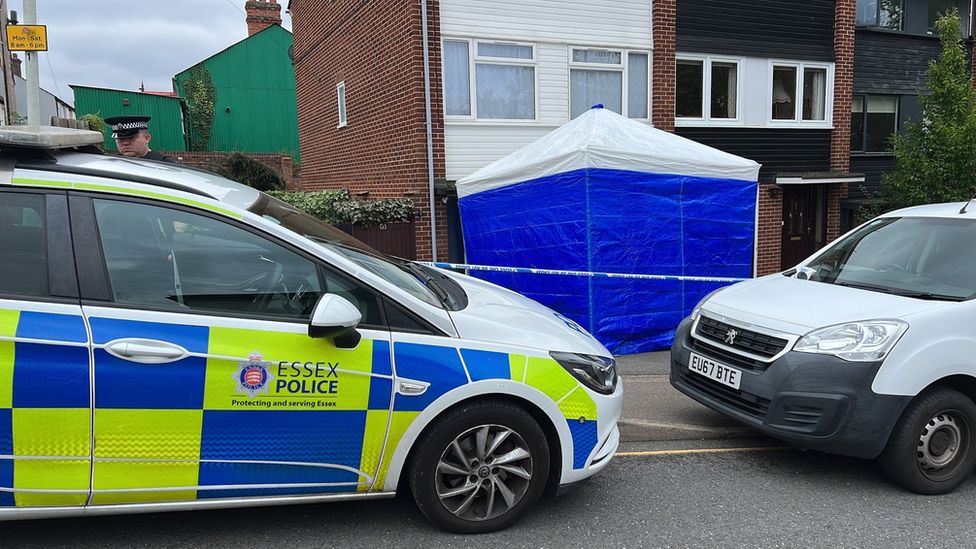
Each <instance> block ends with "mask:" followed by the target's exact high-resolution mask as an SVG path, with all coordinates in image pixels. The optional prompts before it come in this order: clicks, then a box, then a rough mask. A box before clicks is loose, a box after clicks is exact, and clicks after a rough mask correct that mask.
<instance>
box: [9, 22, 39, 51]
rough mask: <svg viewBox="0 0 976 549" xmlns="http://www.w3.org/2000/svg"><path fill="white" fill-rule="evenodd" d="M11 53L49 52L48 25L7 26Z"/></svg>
mask: <svg viewBox="0 0 976 549" xmlns="http://www.w3.org/2000/svg"><path fill="white" fill-rule="evenodd" d="M7 49H9V50H10V51H47V25H7Z"/></svg>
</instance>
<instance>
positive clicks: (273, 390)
mask: <svg viewBox="0 0 976 549" xmlns="http://www.w3.org/2000/svg"><path fill="white" fill-rule="evenodd" d="M91 204H92V208H93V212H94V219H95V221H96V224H97V229H98V235H99V240H100V242H101V248H102V250H103V253H104V258H105V266H106V269H105V272H106V273H107V280H106V283H107V285H108V287H109V288H110V291H109V294H110V296H111V303H106V304H101V305H98V304H94V303H85V304H84V312H85V315H86V317H87V318H88V321H89V324H90V325H91V331H92V340H93V346H94V349H95V351H94V371H95V404H94V407H95V417H94V434H95V453H94V473H93V496H92V502H93V503H94V504H106V503H130V502H146V501H178V500H194V499H205V498H226V497H252V496H254V497H256V496H271V495H300V494H324V493H334V492H355V491H366V490H368V489H369V487H370V486H371V484H372V481H373V477H374V475H375V472H376V468H377V464H378V461H379V455H380V451H381V448H382V445H383V441H384V437H385V435H386V428H387V422H388V418H389V409H390V400H391V394H392V371H391V368H390V344H389V339H390V336H389V332H388V331H387V330H385V329H383V328H382V326H381V322H380V320H379V319H381V318H382V315H381V314H380V313H379V301H378V299H377V298H376V297H375V296H374V295H373V294H371V293H370V292H368V291H367V290H366V289H364V288H362V287H360V286H359V285H357V284H356V283H355V282H353V281H351V280H350V279H348V278H345V277H343V276H341V275H339V274H338V273H335V272H333V271H329V270H326V269H325V268H324V266H321V265H318V264H317V263H316V262H315V261H314V260H312V259H311V258H309V257H307V256H305V255H303V254H301V253H300V252H299V251H297V250H295V249H292V248H289V247H287V246H285V245H284V244H283V243H280V242H277V241H274V240H272V239H270V238H267V237H265V236H263V235H259V234H256V233H254V232H252V231H250V230H248V229H246V228H244V227H242V226H239V225H236V224H232V223H230V222H227V221H225V220H222V219H219V218H216V217H210V216H208V215H203V214H202V213H199V212H197V213H194V212H191V211H188V210H185V209H179V208H174V207H169V206H165V205H161V204H147V203H138V202H126V201H121V200H110V199H104V198H94V199H93V200H92V201H91ZM325 292H328V293H335V294H339V295H342V296H343V297H346V298H347V299H349V300H350V301H351V302H353V303H354V304H356V305H358V306H359V307H360V309H361V311H362V313H363V325H362V329H361V330H359V334H360V335H361V336H362V339H361V340H360V341H358V342H342V341H340V344H339V345H338V346H337V344H336V343H335V342H334V341H333V340H332V339H327V338H312V337H309V335H308V319H309V316H310V313H311V311H312V308H313V307H314V305H315V303H316V301H317V300H318V297H319V296H320V295H322V294H323V293H325Z"/></svg>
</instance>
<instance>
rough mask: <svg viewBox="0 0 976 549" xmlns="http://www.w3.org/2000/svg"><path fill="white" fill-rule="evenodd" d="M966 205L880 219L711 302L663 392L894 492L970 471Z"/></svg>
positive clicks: (929, 486)
mask: <svg viewBox="0 0 976 549" xmlns="http://www.w3.org/2000/svg"><path fill="white" fill-rule="evenodd" d="M973 242H976V205H974V206H972V207H971V206H970V205H968V204H961V203H960V204H937V205H930V206H920V207H916V208H910V209H906V210H901V211H896V212H893V213H889V214H886V215H883V216H881V217H879V218H877V219H875V220H873V221H870V222H868V223H867V224H865V225H863V226H861V227H860V228H858V229H856V230H854V231H852V232H851V233H849V234H848V235H846V236H845V237H844V238H842V239H840V240H838V241H837V242H835V243H834V244H833V245H831V246H828V247H827V248H826V249H824V250H823V251H821V252H820V253H818V254H816V255H814V256H813V257H811V258H810V259H808V260H807V261H805V262H804V263H802V264H801V265H800V266H798V267H797V268H795V269H791V270H789V271H786V272H785V273H781V274H775V275H770V276H767V277H763V278H759V279H756V280H750V281H746V282H742V283H739V284H736V285H734V286H730V287H727V288H725V289H721V290H718V291H717V292H715V293H713V294H711V295H710V296H708V297H706V298H705V299H703V300H702V302H701V303H700V304H699V305H698V306H697V307H696V308H695V309H694V311H693V313H692V315H691V317H690V318H688V319H686V320H685V321H684V322H683V323H682V324H681V326H680V327H679V329H678V333H677V337H676V338H675V342H674V346H673V348H672V364H671V383H672V385H674V386H675V387H676V388H677V389H679V390H680V391H681V392H683V393H685V394H687V395H689V396H691V397H692V398H694V399H695V400H697V401H699V402H701V403H703V404H705V405H707V406H709V407H711V408H713V409H715V410H718V411H720V412H723V413H725V414H727V415H729V416H732V417H734V418H737V419H738V420H740V421H741V422H743V423H745V424H748V425H750V426H752V427H755V428H756V429H759V430H761V431H763V432H765V433H767V434H769V435H771V436H774V437H776V438H779V439H782V440H785V441H787V442H790V443H793V444H796V445H799V446H803V447H807V448H813V449H817V450H823V451H826V452H833V453H837V454H843V455H849V456H855V457H860V458H868V459H874V458H878V461H879V462H880V465H881V467H882V470H884V472H885V473H886V474H887V475H888V476H889V477H890V478H891V479H892V480H893V481H894V482H896V483H898V484H900V485H901V486H903V487H905V488H908V489H910V490H913V491H915V492H919V493H923V494H939V493H945V492H948V491H951V490H953V489H954V488H956V487H957V486H959V485H960V484H961V483H962V482H964V481H965V480H966V479H967V478H969V475H970V473H971V472H972V471H973V468H974V466H976V404H974V399H976V330H974V328H973V326H974V321H976V301H974V299H973V298H974V297H976V276H974V274H976V256H974V255H973V253H972V252H973Z"/></svg>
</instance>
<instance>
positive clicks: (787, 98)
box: [770, 62, 833, 123]
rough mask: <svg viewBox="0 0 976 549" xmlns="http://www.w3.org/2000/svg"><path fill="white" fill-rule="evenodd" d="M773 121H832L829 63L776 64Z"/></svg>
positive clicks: (831, 89)
mask: <svg viewBox="0 0 976 549" xmlns="http://www.w3.org/2000/svg"><path fill="white" fill-rule="evenodd" d="M770 74H771V77H772V90H771V110H770V120H772V121H774V122H780V121H782V122H800V123H803V122H816V123H825V122H827V121H828V120H829V113H830V99H831V94H832V93H833V85H832V82H831V77H832V75H831V72H830V70H829V67H828V66H826V65H819V66H818V65H814V64H806V63H795V64H792V63H791V64H787V63H778V62H777V63H773V64H772V70H771V73H770Z"/></svg>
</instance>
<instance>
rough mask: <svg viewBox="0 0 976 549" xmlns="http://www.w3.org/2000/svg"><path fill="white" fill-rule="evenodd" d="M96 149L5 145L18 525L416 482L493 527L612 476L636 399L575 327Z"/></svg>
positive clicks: (10, 422) (35, 138) (3, 308)
mask: <svg viewBox="0 0 976 549" xmlns="http://www.w3.org/2000/svg"><path fill="white" fill-rule="evenodd" d="M101 142H102V135H101V134H99V133H97V132H83V131H80V130H58V129H53V128H44V129H42V131H41V132H40V134H32V133H30V132H26V131H24V130H17V129H10V128H6V129H3V130H0V152H2V155H3V158H4V161H5V164H4V169H2V170H0V257H3V260H4V264H3V268H2V269H0V520H5V519H25V518H44V517H53V516H74V515H95V514H110V513H130V512H141V511H152V512H157V511H168V510H187V509H204V508H214V507H242V506H255V505H280V504H288V503H311V502H324V501H345V500H355V499H371V498H383V497H391V496H393V495H394V494H396V493H397V491H400V490H404V489H405V488H407V487H408V486H409V489H410V492H411V493H412V495H413V497H414V499H415V500H416V502H417V504H418V506H419V507H420V509H421V511H423V513H424V514H425V515H426V516H427V517H428V518H429V519H430V520H431V521H432V522H433V523H434V524H436V525H438V526H440V527H442V528H445V529H448V530H452V531H456V532H468V533H471V532H486V531H490V530H496V529H499V528H503V527H505V526H507V525H509V524H511V523H512V522H513V521H515V520H516V519H518V518H519V517H521V516H522V515H524V514H525V512H526V511H527V510H528V509H529V508H530V507H531V506H532V505H533V504H534V502H535V501H536V500H537V499H538V497H539V496H540V494H541V493H542V492H543V491H544V490H545V489H546V488H547V487H548V488H553V489H556V488H559V487H565V486H567V485H570V484H573V483H576V482H578V481H582V480H584V479H586V478H588V477H590V476H592V475H594V474H595V473H597V472H598V471H600V470H601V469H603V468H604V467H606V466H607V464H608V463H609V462H610V459H611V458H612V457H613V455H614V451H615V450H616V448H617V445H618V442H619V432H618V430H617V418H618V417H619V416H620V406H621V395H622V391H623V388H622V384H620V383H618V376H617V373H616V369H615V364H614V360H613V357H612V356H611V355H610V352H609V351H607V349H606V348H605V347H603V345H601V344H600V343H599V342H598V341H597V340H595V339H594V338H593V337H592V336H590V335H589V334H588V333H586V331H585V330H583V329H582V328H580V327H579V325H577V324H576V323H575V322H572V321H571V320H569V319H567V318H565V317H563V316H561V315H559V314H557V313H555V312H554V311H552V310H550V309H548V308H546V307H543V306H542V305H540V304H538V303H536V302H534V301H532V300H530V299H527V298H525V297H523V296H521V295H518V294H516V293H514V292H511V291H508V290H506V289H504V288H500V287H498V286H495V285H492V284H489V283H487V282H483V281H481V280H478V279H475V278H471V277H468V276H464V275H461V274H456V273H453V272H448V271H442V270H440V269H433V268H429V267H426V266H423V265H420V264H418V263H415V262H413V261H407V260H403V259H398V258H394V257H390V256H387V255H385V254H382V253H379V252H377V251H375V250H373V249H371V248H370V247H368V246H366V245H364V244H363V243H361V242H359V241H357V240H355V239H353V238H352V237H350V236H348V235H346V234H344V233H342V232H340V231H338V230H336V229H335V228H334V227H332V226H330V225H327V224H325V223H323V222H321V221H319V220H317V219H314V218H312V217H310V216H308V215H306V214H304V213H302V212H300V211H298V210H296V209H295V208H293V207H291V206H289V205H288V204H285V203H283V202H280V201H278V200H276V199H274V198H272V197H270V196H268V195H266V194H263V193H260V192H258V191H256V190H254V189H252V188H250V187H245V186H244V185H241V184H238V183H235V182H233V181H229V180H227V179H223V178H221V177H218V176H216V175H214V174H211V173H209V172H203V171H199V170H195V169H192V168H187V167H183V166H179V165H176V164H170V163H164V162H155V161H147V160H134V159H130V158H120V157H114V156H106V155H103V154H97V151H95V153H92V152H82V151H84V150H85V149H86V147H85V145H90V144H95V143H101ZM24 143H32V145H30V146H27V145H24ZM10 144H17V145H18V146H9V145H10Z"/></svg>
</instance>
